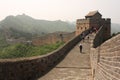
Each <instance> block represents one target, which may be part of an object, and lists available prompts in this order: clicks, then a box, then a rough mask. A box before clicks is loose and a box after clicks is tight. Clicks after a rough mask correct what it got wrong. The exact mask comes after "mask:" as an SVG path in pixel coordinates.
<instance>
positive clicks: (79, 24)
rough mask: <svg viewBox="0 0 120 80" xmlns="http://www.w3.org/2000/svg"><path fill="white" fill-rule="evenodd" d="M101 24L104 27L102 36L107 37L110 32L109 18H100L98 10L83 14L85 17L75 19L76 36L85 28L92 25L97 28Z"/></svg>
mask: <svg viewBox="0 0 120 80" xmlns="http://www.w3.org/2000/svg"><path fill="white" fill-rule="evenodd" d="M102 26H103V27H104V28H105V33H104V38H105V39H108V38H109V37H110V34H111V19H110V18H107V19H105V18H102V15H101V14H100V13H99V12H98V11H92V12H89V13H88V14H87V15H86V16H85V19H77V21H76V36H77V35H79V34H81V33H82V32H83V31H85V30H86V29H89V28H92V27H93V28H96V29H97V30H98V29H99V28H100V27H102Z"/></svg>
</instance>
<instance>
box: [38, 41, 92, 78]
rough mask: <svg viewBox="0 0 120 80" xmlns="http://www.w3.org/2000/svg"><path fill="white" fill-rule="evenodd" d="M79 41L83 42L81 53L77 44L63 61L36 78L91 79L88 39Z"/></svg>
mask: <svg viewBox="0 0 120 80" xmlns="http://www.w3.org/2000/svg"><path fill="white" fill-rule="evenodd" d="M81 43H82V44H83V53H80V50H79V47H78V44H77V45H76V46H75V47H74V48H73V49H72V50H71V51H70V52H69V53H68V55H67V56H66V57H65V59H64V60H63V61H61V62H60V63H59V64H58V65H57V66H56V67H55V68H53V69H52V70H51V71H50V72H48V73H47V74H46V75H45V76H43V77H41V78H39V79H38V80H92V78H91V77H92V73H91V72H92V71H91V66H90V56H89V51H90V45H89V42H88V41H84V42H83V41H82V42H81Z"/></svg>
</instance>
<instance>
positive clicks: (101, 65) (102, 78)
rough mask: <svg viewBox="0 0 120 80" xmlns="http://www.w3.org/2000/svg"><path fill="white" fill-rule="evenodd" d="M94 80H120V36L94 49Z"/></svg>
mask: <svg viewBox="0 0 120 80" xmlns="http://www.w3.org/2000/svg"><path fill="white" fill-rule="evenodd" d="M91 59H92V60H91V62H92V63H93V64H92V68H93V77H94V80H120V34H119V35H117V36H115V37H113V38H112V39H110V40H108V41H106V42H104V43H103V44H102V45H101V46H99V47H97V48H93V50H92V53H91Z"/></svg>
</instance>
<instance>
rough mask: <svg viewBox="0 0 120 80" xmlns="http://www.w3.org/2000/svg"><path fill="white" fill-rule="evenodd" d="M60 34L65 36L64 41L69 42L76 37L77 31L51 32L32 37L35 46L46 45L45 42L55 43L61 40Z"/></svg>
mask: <svg viewBox="0 0 120 80" xmlns="http://www.w3.org/2000/svg"><path fill="white" fill-rule="evenodd" d="M60 34H62V36H63V41H64V42H68V41H69V40H70V39H72V38H73V37H75V32H71V33H67V32H66V33H62V32H61V33H51V34H48V35H45V36H42V37H38V38H34V39H32V44H33V45H35V46H39V45H45V44H54V43H56V42H59V41H61V37H60Z"/></svg>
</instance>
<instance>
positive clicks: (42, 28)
mask: <svg viewBox="0 0 120 80" xmlns="http://www.w3.org/2000/svg"><path fill="white" fill-rule="evenodd" d="M0 29H1V30H4V31H6V32H8V33H9V34H12V35H13V36H24V35H30V34H32V35H42V34H46V33H53V32H57V31H62V32H72V31H75V25H74V24H70V23H68V22H64V21H61V20H57V21H47V20H38V19H33V18H32V17H30V16H27V15H25V14H23V15H17V16H8V17H6V18H5V19H4V20H2V21H1V22H0Z"/></svg>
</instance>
